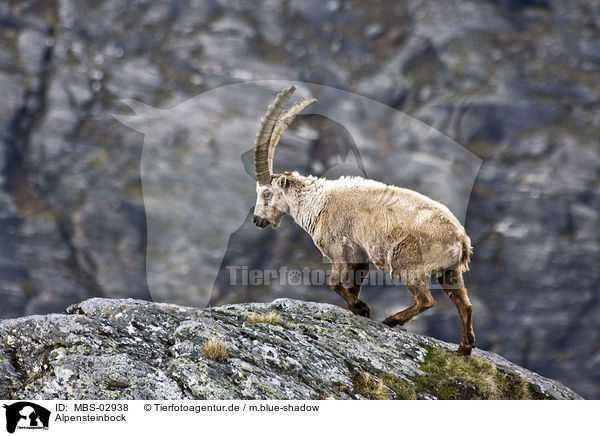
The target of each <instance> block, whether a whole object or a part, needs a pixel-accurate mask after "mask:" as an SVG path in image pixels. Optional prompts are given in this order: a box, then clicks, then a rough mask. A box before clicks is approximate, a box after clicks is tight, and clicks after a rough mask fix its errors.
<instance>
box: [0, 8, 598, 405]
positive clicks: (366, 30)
mask: <svg viewBox="0 0 600 436" xmlns="http://www.w3.org/2000/svg"><path fill="white" fill-rule="evenodd" d="M0 38H1V41H2V44H0V89H1V90H2V93H3V95H2V103H1V104H0V129H1V131H2V133H3V138H2V149H1V153H0V169H1V170H2V171H1V182H2V189H1V190H0V316H1V317H3V318H13V317H16V316H20V315H28V314H42V313H49V312H53V311H54V312H60V311H62V310H64V308H65V307H66V306H67V305H69V304H72V303H74V302H77V301H81V300H83V299H85V298H88V297H91V296H102V297H107V298H125V297H133V298H140V299H151V298H153V297H156V296H155V295H154V290H153V289H152V286H151V287H150V288H149V286H148V280H151V281H152V282H153V283H157V287H158V288H160V289H163V290H164V293H162V294H161V295H160V300H161V301H171V302H173V303H178V304H187V305H193V304H201V303H204V301H203V299H202V298H199V296H198V295H199V293H200V294H202V293H203V294H204V295H206V294H208V295H210V303H211V304H213V305H218V304H222V303H237V302H245V301H271V300H273V299H274V298H278V297H291V298H298V299H305V300H312V301H319V302H330V303H335V304H341V301H340V300H339V299H338V297H337V295H335V294H334V293H333V292H331V291H329V290H328V289H327V288H326V286H318V285H314V286H308V287H307V286H304V285H303V284H298V285H292V284H287V285H284V286H279V285H277V284H276V285H273V286H265V285H262V286H249V285H236V286H231V285H230V269H228V268H227V267H228V266H229V267H231V266H247V267H248V268H250V269H253V268H255V269H275V270H278V269H279V268H280V267H283V266H285V267H288V268H290V269H294V268H295V269H302V268H305V267H308V268H318V267H322V266H323V263H322V259H321V256H320V254H319V253H318V251H317V250H316V249H315V248H314V247H313V245H312V242H311V241H310V240H309V239H308V237H307V236H306V235H304V234H303V233H302V231H301V230H300V229H298V228H297V227H296V226H294V225H293V223H292V222H291V221H290V220H289V219H288V220H286V221H284V222H283V223H282V226H281V228H280V229H278V230H277V231H273V230H272V229H268V230H265V231H258V230H256V229H254V228H253V227H252V223H251V220H249V219H248V216H250V212H251V209H250V208H251V206H252V204H253V202H254V198H253V197H254V181H253V180H252V178H251V172H252V160H251V159H252V156H251V154H250V155H248V154H247V153H243V152H244V151H249V150H251V148H252V141H253V135H254V131H255V129H256V127H257V126H258V119H257V118H256V117H257V115H258V116H260V114H261V113H262V112H263V111H264V108H265V105H266V104H268V103H269V101H270V100H271V99H272V96H273V95H274V89H276V88H274V87H268V86H262V85H256V86H255V88H253V89H255V91H253V92H252V93H248V94H241V95H238V96H236V98H235V99H234V98H232V99H219V98H212V99H210V98H208V100H206V99H204V100H201V101H200V103H198V104H199V106H198V107H199V108H202V111H197V112H194V113H196V114H198V113H205V112H211V113H214V114H216V115H215V117H214V120H216V121H215V123H216V124H214V125H212V124H211V125H208V124H207V125H206V126H205V125H203V124H202V123H201V121H202V120H203V119H204V120H208V119H209V118H203V119H199V118H198V117H199V115H193V114H189V112H190V111H187V112H186V111H183V112H177V111H175V112H174V114H175V115H176V120H174V121H173V123H174V124H173V125H176V127H177V128H174V129H173V130H165V131H164V132H162V133H161V132H159V133H160V135H159V136H158V138H159V139H160V141H164V148H163V149H160V150H159V151H161V152H162V153H163V155H160V156H159V159H157V161H156V162H155V164H156V165H155V166H147V167H143V165H142V162H143V161H144V159H142V157H143V153H142V150H143V146H146V145H147V142H146V143H145V141H147V140H148V139H149V137H148V135H147V134H146V135H145V136H144V135H143V134H142V133H140V132H142V131H143V129H141V128H140V129H137V130H138V131H136V130H134V129H131V128H129V127H127V126H125V125H123V124H122V123H120V122H119V121H118V120H117V119H115V117H113V114H121V115H133V114H134V112H135V113H136V114H138V115H139V114H140V113H141V112H144V111H145V109H144V106H141V103H143V104H145V105H147V107H146V109H148V108H152V107H155V108H161V109H165V108H175V107H180V106H181V105H182V103H183V102H185V101H186V100H188V99H190V98H192V97H195V96H199V97H198V98H199V99H202V94H203V93H205V94H206V95H210V94H209V93H207V91H210V90H214V89H215V88H218V87H222V86H224V85H230V84H232V83H237V82H240V83H242V82H248V81H254V80H265V79H279V80H283V81H290V82H295V81H299V82H309V83H311V84H317V85H324V86H327V87H332V88H337V89H340V90H342V91H348V92H350V93H355V94H358V95H361V96H364V97H368V98H371V99H373V100H375V101H377V102H380V103H382V104H384V105H387V107H389V108H392V109H394V110H397V111H399V113H404V114H406V116H407V118H408V116H410V117H414V119H416V120H419V121H420V122H422V123H423V126H431V127H433V129H432V130H433V131H435V134H434V135H433V136H427V138H430V139H431V138H433V140H432V141H431V142H427V141H420V139H421V136H420V135H419V134H418V133H415V132H413V131H410V129H409V127H408V126H405V125H401V124H394V123H391V124H390V123H386V121H389V120H386V119H382V120H381V125H380V126H379V127H377V126H374V127H373V130H372V135H371V132H366V131H364V130H363V131H362V133H361V132H354V130H353V127H354V126H352V125H344V124H343V123H342V124H340V123H336V122H333V121H331V120H330V119H327V118H326V117H323V116H319V115H316V114H313V115H306V116H303V117H300V118H299V119H298V120H297V122H296V123H295V125H294V128H293V129H290V131H289V132H288V133H286V137H285V138H284V141H283V143H282V146H281V147H280V149H278V155H277V159H276V165H277V166H278V167H279V168H280V169H297V170H299V171H301V172H304V173H307V172H311V173H315V174H326V175H327V176H330V177H332V176H335V174H333V173H335V167H336V165H337V164H338V163H342V164H346V165H348V167H349V168H350V170H352V171H358V173H360V172H361V171H362V172H364V171H366V173H367V175H368V176H370V177H374V178H378V179H380V180H384V181H387V182H391V183H398V184H402V185H404V186H406V187H410V188H414V189H418V190H422V191H423V190H424V191H427V192H428V193H430V194H431V195H433V196H434V197H437V198H438V199H440V200H442V201H444V199H449V200H448V201H451V197H452V195H454V194H455V193H457V192H458V193H459V194H460V193H462V194H464V192H463V191H464V185H465V183H466V181H467V180H468V179H469V174H470V173H469V171H472V170H473V165H467V164H466V163H465V162H467V161H466V160H465V159H467V158H465V159H462V158H460V157H457V155H453V157H452V160H451V161H449V160H448V156H444V155H443V150H442V149H441V148H440V149H439V150H438V149H436V145H439V141H442V142H443V141H446V142H452V143H457V144H460V145H461V146H463V147H465V149H466V150H467V151H468V152H470V153H473V155H474V156H477V157H478V158H480V159H481V160H482V162H481V167H480V168H479V171H478V173H477V178H476V180H475V184H474V185H473V186H472V193H471V195H470V197H468V196H467V198H466V200H468V208H467V209H466V220H465V225H466V228H467V231H468V233H469V234H470V236H471V238H472V240H473V245H474V246H475V253H474V256H473V262H472V268H471V272H470V273H468V274H467V275H466V280H467V286H468V287H469V289H470V295H471V300H472V302H473V304H474V322H475V331H476V334H477V338H478V343H477V345H478V346H479V347H480V348H483V349H486V350H490V351H494V352H496V353H499V354H501V355H503V356H505V357H506V358H507V359H509V360H511V361H513V362H516V363H518V364H520V365H523V366H526V367H528V368H531V369H532V370H534V371H536V372H539V373H540V374H542V375H544V376H547V377H552V378H554V379H557V380H560V381H562V382H564V383H565V384H567V385H568V386H570V387H572V388H573V389H574V390H575V391H576V392H578V393H580V394H582V395H583V396H584V397H587V398H600V325H599V324H600V289H599V287H598V285H597V282H598V279H599V278H600V268H599V266H600V212H599V211H600V146H599V143H598V128H599V126H600V111H599V110H598V109H599V106H600V74H599V72H600V2H598V1H574V2H569V3H568V4H566V3H563V2H558V1H550V0H548V1H544V0H529V1H517V0H501V1H495V2H493V1H488V2H479V1H477V2H476V1H459V2H455V1H445V2H435V1H406V2H397V1H391V0H390V1H379V2H369V4H368V5H367V4H366V3H365V2H358V1H349V2H341V1H335V0H332V1H326V2H317V1H306V0H297V1H295V0H289V1H276V0H267V1H263V2H233V1H231V2H228V1H225V0H223V1H212V0H197V1H194V0H187V1H185V0H183V1H176V0H173V1H158V0H156V1H135V2H127V1H112V0H107V1H104V2H76V1H74V0H72V1H67V0H64V1H58V0H57V1H51V0H44V1H42V0H39V1H12V2H10V1H9V2H7V1H2V2H0ZM282 83H283V82H282ZM240 86H241V85H240ZM240 89H244V88H240ZM305 91H306V90H305ZM212 95H219V94H212ZM317 97H319V98H321V96H317ZM124 99H128V100H126V101H129V102H131V101H137V102H141V103H132V104H130V106H131V109H133V111H132V110H131V109H130V108H128V107H127V105H126V104H123V103H122V100H124ZM194 107H196V106H194ZM203 111H204V112H203ZM146 112H151V111H150V109H148V110H147V111H146ZM191 112H193V111H191ZM157 114H158V115H157ZM157 114H156V113H155V114H154V115H152V116H154V117H155V118H156V117H157V118H158V119H160V117H161V116H162V115H163V112H158V113H157ZM152 116H150V118H151V119H152ZM171 116H172V115H171ZM365 118H368V117H365ZM210 119H212V118H210ZM406 122H407V123H409V121H406ZM158 125H159V124H156V126H158ZM209 127H210V128H209ZM356 127H357V130H361V126H360V125H359V126H356ZM348 129H352V131H351V132H350V131H349V130H348ZM417 130H418V129H417ZM407 132H408V133H407ZM361 134H362V135H365V137H368V138H370V139H371V140H372V141H371V142H369V143H368V144H367V145H368V146H367V147H362V142H364V141H363V139H364V138H361V137H360V135H361ZM161 135H162V136H161ZM445 135H447V136H445ZM233 138H234V139H235V141H233V142H231V140H232V139H233ZM444 138H446V139H444ZM244 141H245V142H246V143H247V146H246V148H243V147H242V143H243V142H244ZM361 141H362V142H361ZM367 142H368V141H367ZM357 144H358V145H357ZM199 149H200V151H198V150H199ZM147 150H148V149H144V153H147ZM151 150H152V149H151ZM165 150H166V151H165ZM356 150H359V151H360V156H359V155H358V154H357V153H351V152H350V151H356ZM167 151H169V153H167ZM399 151H402V152H399ZM404 152H406V153H404ZM358 157H359V158H360V159H358ZM169 159H170V160H169ZM348 159H350V160H348ZM467 160H468V159H467ZM350 161H352V163H349V162H350ZM467 163H468V162H467ZM233 166H235V167H236V168H237V167H241V168H244V167H245V168H249V171H247V172H238V173H235V175H234V176H232V177H222V178H220V179H215V178H210V180H217V181H218V183H217V182H214V183H211V182H210V181H209V182H206V183H205V182H204V179H201V178H200V177H201V175H202V174H212V173H210V172H211V171H214V172H215V173H218V172H219V169H222V170H223V171H227V170H230V169H231V168H232V167H233ZM337 166H340V165H337ZM332 167H333V168H332ZM182 168H186V169H188V171H182V170H181V169H182ZM190 168H192V169H193V168H196V169H197V170H198V171H197V172H196V174H198V175H197V176H194V173H193V172H190V171H189V169H190ZM350 170H348V171H350ZM141 171H142V172H143V174H142V173H141ZM248 172H249V173H250V175H248V174H247V173H248ZM358 173H357V174H358ZM166 175H169V177H168V178H165V177H166ZM142 177H144V178H146V179H147V181H148V182H149V183H150V185H149V186H150V189H153V188H157V187H158V188H161V187H164V186H169V187H170V188H169V189H168V190H167V189H166V188H165V193H166V194H169V195H170V196H171V197H172V198H173V202H172V203H168V202H167V203H164V204H163V203H160V204H155V203H152V204H146V205H145V204H144V200H148V198H144V197H142V194H144V195H145V196H147V195H148V193H152V192H153V191H151V190H150V191H147V190H146V188H147V186H146V180H145V181H144V187H143V188H144V189H142ZM178 177H180V178H178ZM196 177H197V178H196ZM455 180H462V181H463V182H465V183H462V184H460V183H459V184H458V185H456V186H454V185H453V183H455V182H454V181H455ZM198 181H202V183H201V184H198V183H195V182H198ZM240 186H241V187H242V188H240ZM461 189H462V191H461ZM469 189H470V186H469ZM459 194H456V195H458V196H459V197H460V195H462V194H460V195H459ZM467 194H468V192H467ZM197 201H199V202H200V204H204V203H203V202H205V201H209V202H212V203H214V204H216V205H217V206H219V205H223V204H225V203H227V207H224V206H223V208H222V209H219V208H218V207H217V209H216V210H218V211H220V213H219V214H217V215H215V216H212V217H211V218H210V219H208V220H206V221H200V220H198V221H194V223H193V225H192V227H188V226H190V225H191V224H190V223H189V222H188V220H187V219H183V218H181V217H179V216H178V215H177V214H175V213H173V214H172V215H170V214H169V213H166V212H165V213H164V214H163V215H161V216H160V217H159V218H160V219H162V221H160V220H159V221H160V222H159V224H160V225H159V226H158V227H157V229H158V230H159V231H158V232H150V231H149V230H150V228H149V227H150V226H152V225H153V222H151V221H147V216H146V211H145V206H146V207H150V208H152V207H154V208H155V209H157V210H160V211H167V212H170V211H177V210H182V209H183V210H186V211H191V212H190V213H191V215H190V216H193V211H194V210H195V209H194V205H195V204H198V203H196V202H197ZM457 204H459V203H457ZM238 205H239V207H236V206H238ZM459 206H460V205H459ZM219 207H220V206H219ZM459 208H460V207H459ZM453 210H454V209H453ZM240 214H241V215H240ZM187 216H188V215H185V217H187ZM180 218H181V219H180ZM166 224H171V225H170V226H168V225H166ZM189 228H192V229H193V230H194V233H193V234H190V233H189V232H188V231H187V230H188V229H189ZM221 228H228V229H229V228H231V229H235V231H234V232H233V234H232V235H231V237H230V238H228V243H227V245H226V246H225V247H224V248H223V253H224V257H223V256H222V254H223V253H221V252H220V251H219V248H218V247H217V245H218V244H216V243H215V244H212V242H211V240H210V238H209V237H207V235H210V234H211V233H214V232H217V231H218V229H221ZM221 236H222V235H221ZM147 252H148V254H147ZM220 254H221V255H220ZM147 256H148V257H149V258H152V259H161V258H162V259H165V261H164V262H163V263H162V264H161V267H162V269H160V268H159V269H155V268H154V266H155V265H154V264H148V265H147V263H146V260H147ZM207 265H208V266H210V268H213V266H214V265H216V266H215V267H216V268H218V270H219V272H218V274H216V273H215V278H214V279H215V280H216V283H215V285H214V287H213V286H212V285H213V283H212V281H213V280H211V279H209V278H206V277H207V276H206V275H205V274H204V269H203V268H206V266H207ZM147 267H148V268H149V273H148V274H146V272H147ZM150 269H151V271H150ZM194 274H197V283H196V284H195V286H191V287H185V286H180V285H181V284H182V283H183V279H182V277H187V278H189V277H196V276H194ZM147 276H148V279H147ZM434 297H435V298H436V299H437V300H438V305H437V306H436V307H435V308H434V309H432V310H430V311H428V312H426V313H424V314H423V315H421V316H420V317H419V318H417V320H415V321H414V322H413V324H412V325H409V326H407V327H408V328H409V330H411V331H414V332H418V333H424V334H427V335H430V336H433V337H436V338H439V339H442V340H448V341H453V342H457V341H458V340H459V335H460V326H459V321H458V317H457V315H456V313H455V309H454V307H453V306H452V304H451V303H450V302H449V301H448V300H447V299H446V297H445V295H443V294H442V293H441V292H440V291H439V290H438V291H434ZM364 300H365V301H367V302H369V303H370V304H371V307H372V309H373V312H374V317H375V318H376V319H381V318H383V317H384V316H385V315H387V314H389V313H391V312H394V311H397V310H399V309H400V308H401V307H402V306H406V305H408V304H409V303H410V298H409V293H408V291H407V290H406V289H404V288H400V289H398V288H397V287H393V286H368V287H367V288H366V289H365V290H364Z"/></svg>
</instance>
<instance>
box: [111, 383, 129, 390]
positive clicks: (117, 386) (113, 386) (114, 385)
mask: <svg viewBox="0 0 600 436" xmlns="http://www.w3.org/2000/svg"><path fill="white" fill-rule="evenodd" d="M107 387H108V390H110V391H116V390H117V389H125V388H128V387H129V385H128V384H127V383H123V382H120V381H117V380H112V381H110V382H108V385H107Z"/></svg>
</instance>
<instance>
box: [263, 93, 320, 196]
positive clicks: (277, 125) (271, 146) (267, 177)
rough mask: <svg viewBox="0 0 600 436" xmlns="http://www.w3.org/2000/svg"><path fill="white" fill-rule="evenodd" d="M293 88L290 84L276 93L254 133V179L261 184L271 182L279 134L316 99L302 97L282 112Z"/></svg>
mask: <svg viewBox="0 0 600 436" xmlns="http://www.w3.org/2000/svg"><path fill="white" fill-rule="evenodd" d="M295 90H296V87H294V86H290V87H289V88H286V89H284V90H283V91H281V92H280V93H279V94H277V97H275V101H274V102H273V104H272V105H270V106H269V108H268V109H267V113H266V115H265V116H264V118H262V120H261V125H260V130H259V132H258V134H257V135H256V148H255V150H254V165H255V168H256V179H257V180H258V183H259V184H261V185H266V184H269V183H271V176H272V175H273V156H274V154H275V147H277V144H279V140H280V139H281V135H283V132H285V129H287V128H288V126H289V125H290V124H291V123H292V121H294V118H296V115H298V114H299V113H300V112H302V111H303V110H304V109H306V108H307V107H308V106H309V105H310V104H312V103H313V102H315V101H316V99H314V98H303V99H302V100H300V101H297V102H295V103H294V104H293V105H292V107H291V108H290V109H288V110H287V111H285V112H284V111H283V107H284V106H285V104H286V102H287V101H288V100H289V98H290V97H291V95H292V94H293V93H294V91H295Z"/></svg>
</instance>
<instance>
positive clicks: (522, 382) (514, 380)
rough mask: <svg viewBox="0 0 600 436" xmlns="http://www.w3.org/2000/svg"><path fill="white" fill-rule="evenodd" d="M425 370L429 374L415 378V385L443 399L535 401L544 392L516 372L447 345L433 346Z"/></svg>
mask: <svg viewBox="0 0 600 436" xmlns="http://www.w3.org/2000/svg"><path fill="white" fill-rule="evenodd" d="M425 348H426V349H427V351H428V352H427V355H426V356H425V361H424V362H423V364H422V365H421V367H420V368H421V370H423V371H425V372H426V373H427V375H426V376H419V377H416V378H415V379H414V382H415V384H416V385H417V386H418V387H419V388H420V389H423V390H426V391H429V392H431V393H432V394H433V395H435V396H436V397H438V398H440V399H443V400H471V399H473V400H531V399H538V398H540V395H539V394H537V393H536V392H534V391H533V389H531V386H530V384H529V381H528V380H527V379H525V378H523V377H519V376H517V375H514V374H508V373H505V372H503V371H499V370H498V369H497V368H496V366H495V365H494V364H493V363H492V362H490V361H488V360H485V359H482V358H481V357H478V356H473V355H471V356H463V355H461V354H458V353H453V352H450V351H448V350H446V349H444V348H439V347H429V346H425Z"/></svg>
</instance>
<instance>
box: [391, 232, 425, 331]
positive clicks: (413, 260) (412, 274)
mask: <svg viewBox="0 0 600 436" xmlns="http://www.w3.org/2000/svg"><path fill="white" fill-rule="evenodd" d="M389 259H390V260H389V262H390V265H389V267H390V270H391V271H392V272H395V273H396V274H399V275H400V277H401V278H402V281H403V282H404V284H405V285H406V287H407V288H408V290H409V291H410V292H411V293H412V294H413V296H414V298H415V299H414V302H413V304H412V306H410V307H408V308H407V309H404V310H403V311H401V312H398V313H397V314H395V315H392V316H389V317H387V318H386V319H385V320H384V321H383V323H384V324H386V325H388V326H390V327H393V326H396V325H402V324H406V323H407V322H409V321H410V320H411V319H413V318H414V317H415V316H417V315H419V314H420V313H422V312H424V311H425V310H427V309H429V308H430V307H433V306H434V305H435V300H434V299H433V297H432V296H431V292H430V291H429V284H428V282H427V275H426V274H425V268H424V265H423V256H422V253H421V246H420V245H419V242H418V241H417V239H416V238H415V237H414V236H412V235H410V234H401V235H400V239H399V240H398V242H397V243H396V244H395V245H394V246H393V247H392V249H391V250H390V252H389Z"/></svg>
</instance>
